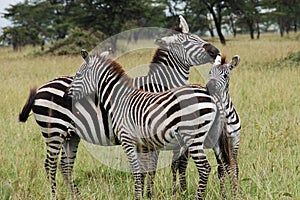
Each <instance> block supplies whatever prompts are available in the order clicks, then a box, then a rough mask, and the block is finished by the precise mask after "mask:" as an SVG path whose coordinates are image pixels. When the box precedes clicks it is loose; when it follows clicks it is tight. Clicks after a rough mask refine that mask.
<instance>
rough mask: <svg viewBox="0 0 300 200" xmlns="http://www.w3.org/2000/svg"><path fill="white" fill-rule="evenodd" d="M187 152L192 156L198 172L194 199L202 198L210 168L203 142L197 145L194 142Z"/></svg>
mask: <svg viewBox="0 0 300 200" xmlns="http://www.w3.org/2000/svg"><path fill="white" fill-rule="evenodd" d="M189 152H190V154H191V157H192V158H193V160H194V162H195V164H196V167H197V170H198V174H199V183H198V189H197V195H196V199H197V200H200V199H204V194H205V189H206V185H207V181H208V176H209V173H210V170H211V166H210V165H209V163H208V161H207V159H206V155H205V154H204V151H203V144H202V145H199V144H197V143H195V144H194V145H193V146H190V147H189Z"/></svg>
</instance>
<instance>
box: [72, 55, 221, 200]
mask: <svg viewBox="0 0 300 200" xmlns="http://www.w3.org/2000/svg"><path fill="white" fill-rule="evenodd" d="M218 57H220V56H217V58H218ZM85 60H86V62H85V63H83V65H82V66H81V68H80V69H79V70H78V72H77V73H76V75H75V77H74V79H73V82H72V84H71V88H70V90H69V96H70V97H71V98H72V99H73V100H80V99H82V98H85V96H88V95H91V94H92V95H93V94H95V93H96V94H97V97H98V99H99V101H100V102H102V103H103V105H104V108H105V109H106V110H107V112H108V114H109V116H110V117H111V120H112V129H113V131H114V133H115V134H116V136H117V138H118V139H119V141H120V142H121V145H122V147H123V149H124V151H125V153H126V155H127V157H128V160H129V163H130V165H131V170H132V173H133V176H134V179H135V198H136V199H140V197H141V196H142V184H143V178H144V173H145V172H148V171H155V169H156V165H155V163H154V165H153V163H151V164H150V165H149V162H148V161H151V160H153V158H154V160H155V159H156V157H157V155H158V153H159V151H160V150H173V149H177V148H187V149H188V151H189V153H190V155H191V157H192V158H193V160H194V162H195V164H196V167H197V170H198V174H199V184H198V189H197V195H196V197H197V199H203V198H204V192H205V188H206V184H207V180H208V175H209V172H210V169H211V167H210V165H209V163H208V161H207V159H206V155H205V153H204V151H203V148H204V141H205V139H206V136H207V135H208V134H213V135H216V140H215V142H217V140H218V138H219V136H223V135H225V134H221V132H222V130H223V129H224V128H223V126H224V125H225V122H223V121H222V119H224V118H225V116H224V112H223V109H222V107H221V105H220V103H219V105H218V102H217V100H218V99H216V98H213V96H211V95H209V92H208V91H207V90H206V88H204V87H202V86H200V85H187V86H182V87H179V88H175V89H171V90H168V91H166V92H161V93H151V92H146V91H143V90H140V89H138V88H135V87H134V86H133V85H132V82H133V81H132V79H130V78H129V77H128V76H127V75H126V73H125V71H124V70H123V69H122V67H121V66H120V65H119V64H118V63H117V62H115V61H112V60H110V59H107V58H105V57H102V56H99V55H91V56H88V57H87V58H86V59H85ZM217 60H218V59H217ZM74 128H76V121H75V127H74ZM79 137H81V138H85V135H80V134H79ZM224 149H226V147H225V148H220V149H219V150H220V153H221V154H223V155H225V154H226V152H225V151H223V150H224Z"/></svg>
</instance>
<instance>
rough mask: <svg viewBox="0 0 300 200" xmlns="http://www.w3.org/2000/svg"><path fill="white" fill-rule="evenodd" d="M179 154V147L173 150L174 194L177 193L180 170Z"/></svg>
mask: <svg viewBox="0 0 300 200" xmlns="http://www.w3.org/2000/svg"><path fill="white" fill-rule="evenodd" d="M179 154H180V150H179V149H176V150H173V156H172V164H171V170H172V176H173V182H172V193H173V195H175V194H176V182H177V170H178V162H179Z"/></svg>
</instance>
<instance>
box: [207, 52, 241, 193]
mask: <svg viewBox="0 0 300 200" xmlns="http://www.w3.org/2000/svg"><path fill="white" fill-rule="evenodd" d="M239 62H240V58H239V56H234V57H233V58H232V60H231V61H230V62H229V63H228V64H226V63H225V58H223V59H222V60H221V64H215V65H214V67H213V68H212V69H211V70H210V72H209V74H210V77H209V81H208V83H207V87H208V90H209V91H210V93H211V94H212V95H217V96H218V97H219V102H221V104H222V107H223V109H224V112H225V116H226V118H225V122H226V125H225V127H226V130H225V132H226V138H227V139H226V140H227V141H225V142H227V143H228V144H227V146H228V149H227V151H228V153H229V156H227V155H224V154H222V152H221V151H222V150H220V149H221V148H222V144H221V143H220V142H219V143H218V145H217V146H216V147H214V150H215V155H216V158H217V162H218V177H219V179H220V193H221V196H222V198H224V199H225V198H226V192H225V187H224V182H225V171H226V172H227V173H228V174H229V176H230V182H231V192H232V196H233V198H234V199H236V198H237V195H238V161H237V154H238V148H239V137H240V130H241V122H240V117H239V115H238V112H237V110H236V109H235V107H234V105H233V102H232V100H231V97H230V94H229V81H230V73H231V71H232V70H233V69H234V68H235V67H237V65H238V64H239ZM224 168H225V169H224Z"/></svg>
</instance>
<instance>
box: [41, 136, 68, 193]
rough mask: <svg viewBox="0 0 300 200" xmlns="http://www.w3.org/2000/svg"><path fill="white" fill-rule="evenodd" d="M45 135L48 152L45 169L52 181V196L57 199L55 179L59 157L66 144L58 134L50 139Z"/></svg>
mask: <svg viewBox="0 0 300 200" xmlns="http://www.w3.org/2000/svg"><path fill="white" fill-rule="evenodd" d="M43 135H44V139H45V142H46V151H47V154H46V159H45V165H44V167H45V170H46V173H47V177H48V179H49V180H50V181H51V193H52V196H53V198H55V199H57V191H56V180H55V178H56V170H57V161H58V156H59V153H60V150H61V147H62V143H63V142H64V138H62V137H58V136H57V134H52V135H53V136H54V135H55V136H54V137H49V138H47V137H45V134H43ZM58 135H60V134H58ZM47 136H48V135H47Z"/></svg>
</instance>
